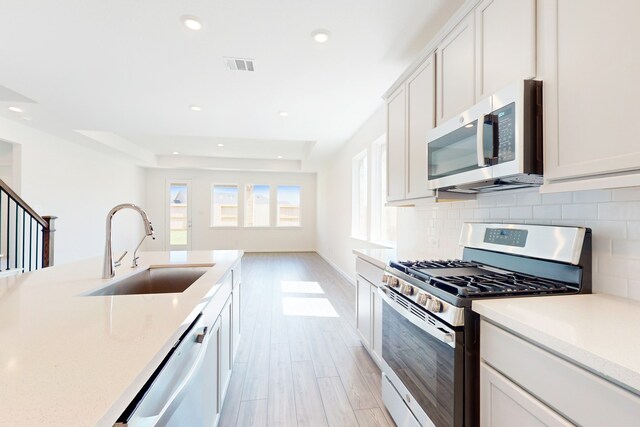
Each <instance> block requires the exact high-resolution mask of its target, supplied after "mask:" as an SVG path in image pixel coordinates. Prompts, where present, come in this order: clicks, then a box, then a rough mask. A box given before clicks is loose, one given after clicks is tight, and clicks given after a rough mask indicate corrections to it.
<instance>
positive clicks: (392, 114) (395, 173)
mask: <svg viewBox="0 0 640 427" xmlns="http://www.w3.org/2000/svg"><path fill="white" fill-rule="evenodd" d="M406 108H407V102H406V97H405V89H404V86H401V87H400V88H398V90H396V91H395V92H394V93H393V94H392V95H391V96H390V97H389V99H388V101H387V201H389V202H392V201H397V200H403V199H404V198H405V181H406V178H405V173H406V166H405V161H406V158H405V154H406V130H407V114H406Z"/></svg>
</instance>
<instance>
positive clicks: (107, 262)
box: [102, 203, 155, 279]
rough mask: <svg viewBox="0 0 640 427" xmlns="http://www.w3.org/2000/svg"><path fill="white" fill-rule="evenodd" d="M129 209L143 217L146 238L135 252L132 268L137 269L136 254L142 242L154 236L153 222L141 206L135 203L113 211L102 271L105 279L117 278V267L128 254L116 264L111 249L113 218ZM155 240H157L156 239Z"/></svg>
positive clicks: (109, 216) (108, 225)
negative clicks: (120, 211) (117, 213)
mask: <svg viewBox="0 0 640 427" xmlns="http://www.w3.org/2000/svg"><path fill="white" fill-rule="evenodd" d="M127 208H128V209H133V210H134V211H136V212H138V213H139V214H140V216H142V221H143V222H144V232H145V235H144V237H142V240H140V243H139V244H138V246H137V247H136V249H135V251H134V252H133V266H132V267H136V266H137V265H138V263H137V257H136V253H137V252H138V249H140V245H142V242H143V241H144V239H145V237H147V236H153V227H152V226H151V221H149V217H148V216H147V213H146V212H145V211H143V210H142V209H141V208H140V207H139V206H137V205H134V204H133V203H123V204H120V205H118V206H115V207H114V208H113V209H111V210H110V211H109V213H108V214H107V241H106V245H105V248H104V268H103V270H102V278H103V279H110V278H112V277H113V276H115V274H116V273H115V267H116V266H117V265H116V263H117V264H118V265H119V263H120V261H121V260H122V258H124V256H125V255H126V254H127V253H126V252H125V253H124V254H123V255H122V256H121V257H120V259H119V260H118V261H116V263H114V262H113V251H112V249H111V221H112V219H113V216H114V215H115V214H116V212H118V211H119V210H122V209H127ZM153 238H154V239H155V237H153Z"/></svg>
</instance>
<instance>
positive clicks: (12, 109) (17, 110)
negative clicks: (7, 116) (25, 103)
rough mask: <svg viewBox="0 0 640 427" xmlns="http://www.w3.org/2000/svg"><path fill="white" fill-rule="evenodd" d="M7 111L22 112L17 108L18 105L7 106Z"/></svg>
mask: <svg viewBox="0 0 640 427" xmlns="http://www.w3.org/2000/svg"><path fill="white" fill-rule="evenodd" d="M9 111H13V112H14V113H22V108H19V107H9Z"/></svg>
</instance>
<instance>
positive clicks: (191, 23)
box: [180, 15, 202, 31]
mask: <svg viewBox="0 0 640 427" xmlns="http://www.w3.org/2000/svg"><path fill="white" fill-rule="evenodd" d="M180 20H181V21H182V24H183V25H184V26H185V27H187V28H188V29H190V30H192V31H200V30H201V29H202V22H200V20H199V19H198V18H196V17H195V16H193V15H184V16H183V17H181V18H180Z"/></svg>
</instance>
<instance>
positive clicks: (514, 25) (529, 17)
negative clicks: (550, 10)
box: [475, 0, 536, 99]
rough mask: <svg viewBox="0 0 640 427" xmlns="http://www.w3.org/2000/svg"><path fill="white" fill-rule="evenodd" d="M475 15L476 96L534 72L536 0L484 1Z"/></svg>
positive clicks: (478, 96) (477, 97)
mask: <svg viewBox="0 0 640 427" xmlns="http://www.w3.org/2000/svg"><path fill="white" fill-rule="evenodd" d="M475 14H476V18H475V19H476V99H482V98H484V97H486V96H489V95H491V94H492V93H494V92H496V91H497V90H500V89H502V88H503V87H505V86H507V85H509V84H511V83H513V82H514V81H516V80H524V79H529V78H533V77H535V75H536V62H535V58H536V50H535V45H536V26H535V22H536V19H535V17H536V0H518V1H513V0H484V1H483V2H482V3H480V5H478V7H477V8H476V11H475Z"/></svg>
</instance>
